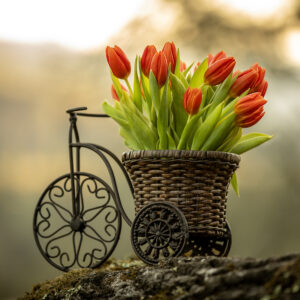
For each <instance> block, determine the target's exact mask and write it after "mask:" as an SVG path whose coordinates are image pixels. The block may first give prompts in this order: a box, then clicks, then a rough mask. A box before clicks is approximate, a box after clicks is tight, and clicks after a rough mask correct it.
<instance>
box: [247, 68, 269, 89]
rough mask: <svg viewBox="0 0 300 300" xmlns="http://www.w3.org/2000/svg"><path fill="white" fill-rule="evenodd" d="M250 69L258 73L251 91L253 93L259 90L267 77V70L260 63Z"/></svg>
mask: <svg viewBox="0 0 300 300" xmlns="http://www.w3.org/2000/svg"><path fill="white" fill-rule="evenodd" d="M250 69H252V70H254V71H255V72H256V73H257V78H256V80H255V81H254V82H253V86H252V88H251V90H250V93H253V92H257V89H258V87H259V86H260V85H261V84H262V82H263V80H264V77H265V73H266V70H265V69H263V68H262V67H261V66H260V65H259V64H258V63H256V64H254V65H253V66H251V68H250Z"/></svg>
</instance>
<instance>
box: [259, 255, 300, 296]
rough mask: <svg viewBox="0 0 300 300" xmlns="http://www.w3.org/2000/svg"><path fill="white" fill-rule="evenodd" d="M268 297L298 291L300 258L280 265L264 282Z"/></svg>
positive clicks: (299, 289) (299, 288) (299, 285)
mask: <svg viewBox="0 0 300 300" xmlns="http://www.w3.org/2000/svg"><path fill="white" fill-rule="evenodd" d="M265 287H266V290H267V292H268V294H269V296H270V299H275V298H277V297H279V296H280V295H282V294H296V293H299V291H300V258H298V259H297V260H295V261H293V262H291V263H289V264H286V265H284V266H282V267H280V268H279V269H278V270H277V271H276V272H275V273H274V275H273V277H272V278H271V280H270V281H269V282H267V283H266V284H265Z"/></svg>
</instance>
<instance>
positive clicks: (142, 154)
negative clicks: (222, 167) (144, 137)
mask: <svg viewBox="0 0 300 300" xmlns="http://www.w3.org/2000/svg"><path fill="white" fill-rule="evenodd" d="M157 158H172V159H191V158H193V159H199V160H221V161H224V162H230V163H236V164H239V162H240V160H241V157H240V155H238V154H235V153H229V152H222V151H201V150H200V151H197V150H131V151H127V152H124V153H123V154H122V162H126V161H129V160H136V159H157Z"/></svg>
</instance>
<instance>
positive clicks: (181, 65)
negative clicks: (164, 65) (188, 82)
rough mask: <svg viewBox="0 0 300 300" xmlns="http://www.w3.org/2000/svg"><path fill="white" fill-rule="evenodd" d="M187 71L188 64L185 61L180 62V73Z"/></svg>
mask: <svg viewBox="0 0 300 300" xmlns="http://www.w3.org/2000/svg"><path fill="white" fill-rule="evenodd" d="M185 69H186V63H185V62H184V61H182V60H181V61H180V72H183V71H184V70H185Z"/></svg>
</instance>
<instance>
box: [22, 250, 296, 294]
mask: <svg viewBox="0 0 300 300" xmlns="http://www.w3.org/2000/svg"><path fill="white" fill-rule="evenodd" d="M19 299H20V300H33V299H44V300H54V299H72V300H73V299H74V300H75V299H76V300H77V299H78V300H79V299H206V300H227V299H246V300H247V299H262V300H271V299H300V254H294V255H286V256H282V257H277V258H268V259H254V258H217V257H179V258H172V259H168V260H165V261H162V262H161V263H160V264H159V265H158V266H148V265H146V264H144V263H142V262H141V261H140V260H136V259H130V260H110V261H108V262H106V263H105V264H104V265H103V266H102V267H101V268H98V269H94V270H93V269H81V270H72V271H69V272H68V273H65V274H63V275H61V276H59V277H57V278H55V279H53V280H50V281H46V282H44V283H42V284H38V285H36V286H34V287H33V289H32V291H31V292H30V293H26V295H25V296H24V297H22V298H19Z"/></svg>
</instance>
